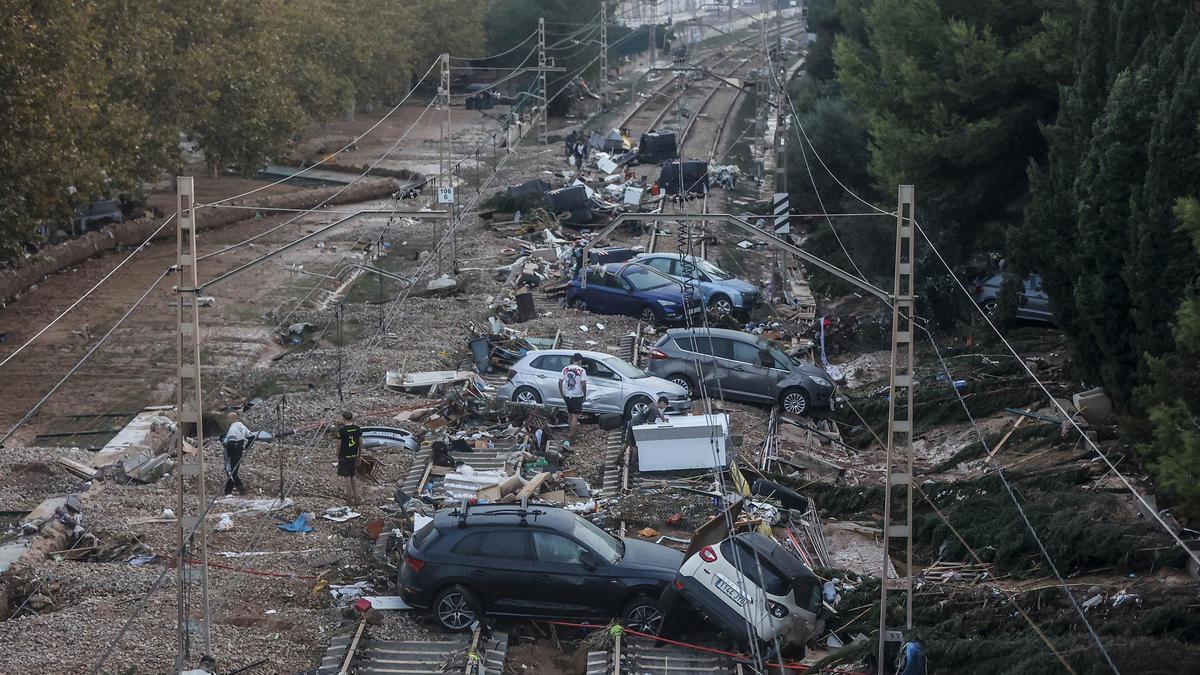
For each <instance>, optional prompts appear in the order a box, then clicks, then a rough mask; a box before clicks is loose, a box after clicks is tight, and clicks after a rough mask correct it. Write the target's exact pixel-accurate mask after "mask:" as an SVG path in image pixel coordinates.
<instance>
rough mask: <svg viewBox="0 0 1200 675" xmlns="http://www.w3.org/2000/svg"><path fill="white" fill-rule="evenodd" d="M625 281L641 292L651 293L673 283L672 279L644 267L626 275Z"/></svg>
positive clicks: (630, 271)
mask: <svg viewBox="0 0 1200 675" xmlns="http://www.w3.org/2000/svg"><path fill="white" fill-rule="evenodd" d="M625 280H626V281H628V282H629V283H631V284H633V287H634V288H635V289H637V290H639V291H649V290H653V289H655V288H662V287H663V286H668V285H670V284H671V283H672V282H671V280H670V279H668V278H666V277H664V276H663V275H661V274H656V273H654V272H651V271H650V270H648V269H646V268H644V267H638V268H634V269H631V270H629V272H627V273H626V274H625Z"/></svg>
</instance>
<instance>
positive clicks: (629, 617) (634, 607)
mask: <svg viewBox="0 0 1200 675" xmlns="http://www.w3.org/2000/svg"><path fill="white" fill-rule="evenodd" d="M662 620H663V615H662V612H660V611H659V610H658V603H657V602H656V601H655V600H654V599H653V598H651V597H649V596H646V595H639V596H638V597H636V598H634V599H632V600H630V601H629V602H627V603H625V606H624V607H622V608H621V624H622V625H623V626H625V627H626V628H628V629H631V630H635V631H637V632H639V633H646V634H647V635H658V631H659V629H660V628H662Z"/></svg>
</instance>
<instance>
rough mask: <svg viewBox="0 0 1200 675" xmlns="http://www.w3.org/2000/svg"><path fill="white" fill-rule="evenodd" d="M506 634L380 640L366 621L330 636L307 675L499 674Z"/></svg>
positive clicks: (478, 631) (501, 667)
mask: <svg viewBox="0 0 1200 675" xmlns="http://www.w3.org/2000/svg"><path fill="white" fill-rule="evenodd" d="M507 656H508V634H507V633H500V632H495V633H492V634H491V635H489V636H484V635H483V634H482V632H481V630H480V629H476V630H475V631H474V633H472V634H471V635H454V636H446V637H445V639H441V640H420V641H418V640H412V641H402V640H379V639H375V638H373V637H371V636H370V634H369V632H368V627H367V622H366V621H365V620H364V621H360V622H358V625H357V626H356V627H355V628H354V629H353V630H351V631H349V632H346V633H343V634H341V635H338V636H335V637H334V638H333V639H332V640H331V641H330V643H329V648H328V649H326V651H325V657H324V658H323V659H322V660H321V665H320V666H319V667H317V668H316V669H315V670H313V671H310V673H311V674H312V675H350V674H352V673H353V674H354V675H400V674H403V675H442V674H444V673H462V674H463V675H503V674H504V670H505V668H504V662H505V659H506V658H507Z"/></svg>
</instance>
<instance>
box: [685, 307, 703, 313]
mask: <svg viewBox="0 0 1200 675" xmlns="http://www.w3.org/2000/svg"><path fill="white" fill-rule="evenodd" d="M699 311H700V307H699V306H694V307H688V314H696V313H697V312H699Z"/></svg>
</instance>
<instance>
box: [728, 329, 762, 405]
mask: <svg viewBox="0 0 1200 675" xmlns="http://www.w3.org/2000/svg"><path fill="white" fill-rule="evenodd" d="M731 342H732V343H733V359H732V363H731V364H730V366H729V380H730V381H729V384H727V385H726V386H727V387H729V388H730V389H731V390H733V391H734V392H736V393H737V394H738V395H740V396H744V397H746V398H747V399H749V400H753V401H768V400H771V399H770V398H769V393H770V391H771V390H772V389H773V387H772V380H773V379H774V374H773V373H772V369H771V365H772V364H773V363H774V359H773V358H772V357H771V354H770V353H769V352H767V351H766V350H765V349H760V348H759V347H758V346H757V345H756V344H754V343H752V342H743V341H742V340H731Z"/></svg>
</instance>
